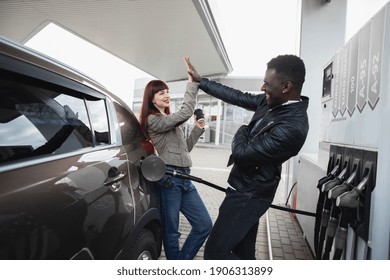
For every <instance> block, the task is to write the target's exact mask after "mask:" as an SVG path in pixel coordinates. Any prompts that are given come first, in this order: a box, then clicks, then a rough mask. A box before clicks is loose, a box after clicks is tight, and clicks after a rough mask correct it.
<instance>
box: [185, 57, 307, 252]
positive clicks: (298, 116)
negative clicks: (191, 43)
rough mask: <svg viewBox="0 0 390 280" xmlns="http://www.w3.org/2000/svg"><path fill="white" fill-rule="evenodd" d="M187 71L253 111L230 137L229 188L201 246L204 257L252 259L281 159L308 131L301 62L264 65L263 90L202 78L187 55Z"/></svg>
mask: <svg viewBox="0 0 390 280" xmlns="http://www.w3.org/2000/svg"><path fill="white" fill-rule="evenodd" d="M185 59H186V62H187V66H188V69H189V71H188V73H189V74H190V75H191V76H192V78H193V80H194V81H195V82H199V83H200V86H199V88H200V89H202V90H203V91H204V92H206V93H208V94H209V95H211V96H214V97H216V98H218V99H221V100H223V101H225V102H227V103H230V104H233V105H237V106H240V107H243V108H245V109H247V110H251V111H254V115H253V117H252V120H251V121H250V123H249V124H248V125H243V126H241V127H240V128H239V129H238V130H237V132H236V134H235V136H234V138H233V141H232V155H231V156H230V159H229V163H228V165H230V164H234V165H233V167H232V170H231V172H230V175H229V178H228V183H229V185H230V186H231V187H229V189H228V191H227V194H226V197H225V199H224V201H223V202H222V205H221V207H220V209H219V215H218V218H217V220H216V222H215V224H214V227H213V229H212V232H211V234H210V236H209V238H208V241H207V243H206V247H205V254H204V258H205V259H255V248H256V247H255V244H256V236H257V230H258V225H259V219H260V217H261V216H262V215H263V214H264V213H265V212H266V211H267V210H268V208H269V206H270V205H271V202H272V200H273V198H274V196H275V192H276V189H277V187H278V184H279V181H280V176H281V169H282V164H283V162H285V161H287V160H288V159H289V158H291V157H293V156H295V155H297V154H298V152H299V151H300V149H301V148H302V146H303V144H304V142H305V140H306V136H307V133H308V130H309V124H308V117H307V113H306V110H307V107H308V103H309V99H308V98H307V97H305V96H301V90H302V85H303V83H304V81H305V73H306V70H305V65H304V63H303V61H302V60H301V59H300V58H299V57H297V56H295V55H280V56H277V57H275V58H273V59H271V60H270V61H269V62H268V64H267V70H266V72H265V77H264V83H263V85H262V87H261V90H262V91H263V92H264V94H257V95H255V94H250V93H244V92H242V91H239V90H236V89H233V88H230V87H227V86H224V85H222V84H219V83H217V82H214V81H210V80H208V79H206V78H203V77H202V76H200V75H199V74H198V72H197V71H196V69H195V68H194V66H193V65H192V64H191V63H190V61H189V58H185Z"/></svg>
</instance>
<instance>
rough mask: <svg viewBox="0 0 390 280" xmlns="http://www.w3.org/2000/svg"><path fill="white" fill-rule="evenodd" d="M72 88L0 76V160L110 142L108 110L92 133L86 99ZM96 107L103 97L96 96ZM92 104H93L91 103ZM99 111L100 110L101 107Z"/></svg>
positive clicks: (68, 150) (53, 153)
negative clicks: (71, 89)
mask: <svg viewBox="0 0 390 280" xmlns="http://www.w3.org/2000/svg"><path fill="white" fill-rule="evenodd" d="M76 96H78V95H76V94H74V92H72V93H71V92H69V93H67V92H64V90H62V89H59V88H56V89H53V88H47V87H45V88H43V87H41V86H38V85H37V84H36V83H23V82H22V81H20V80H6V79H3V78H0V98H1V100H2V102H1V103H0V135H1V138H0V163H3V162H6V161H7V162H8V161H13V160H18V159H25V158H32V157H37V156H49V155H55V154H63V153H67V152H72V151H76V150H78V149H82V148H86V147H92V146H94V145H96V144H97V142H98V141H97V139H96V136H97V135H98V134H99V137H100V138H99V142H98V143H99V144H100V143H109V137H108V134H109V131H108V124H107V114H101V115H103V116H105V117H104V118H103V122H104V121H105V122H106V124H105V125H100V126H99V129H102V131H101V134H102V136H101V135H100V132H99V133H98V132H96V133H94V130H93V128H92V127H91V124H90V121H89V119H90V118H89V114H88V110H87V107H86V103H87V102H89V101H86V100H85V99H84V97H83V96H82V94H81V93H80V97H76ZM93 102H97V103H98V104H100V105H98V106H100V107H99V108H100V109H102V107H104V111H106V110H105V106H104V104H105V103H104V102H105V101H104V100H101V99H97V100H95V101H93ZM91 105H92V104H91ZM100 112H102V111H100Z"/></svg>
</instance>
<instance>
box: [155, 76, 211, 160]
mask: <svg viewBox="0 0 390 280" xmlns="http://www.w3.org/2000/svg"><path fill="white" fill-rule="evenodd" d="M198 88H199V83H188V84H187V88H186V92H185V94H184V100H183V103H182V105H181V107H180V109H179V110H178V111H176V112H175V113H172V114H169V115H165V114H153V115H149V116H148V132H149V136H150V138H151V140H152V143H153V145H154V146H155V148H156V150H157V153H158V155H159V157H161V158H162V159H163V160H164V162H165V164H168V165H174V166H178V167H191V166H192V161H191V157H190V151H191V150H192V148H193V147H194V146H195V144H196V142H197V141H198V139H199V137H200V136H201V135H202V134H203V132H204V129H201V128H198V127H196V126H194V128H193V129H192V131H191V133H190V135H189V136H188V138H184V132H183V129H182V127H181V125H182V124H183V123H184V122H186V121H187V120H188V119H189V118H191V117H192V116H193V114H194V110H195V104H196V96H197V93H198Z"/></svg>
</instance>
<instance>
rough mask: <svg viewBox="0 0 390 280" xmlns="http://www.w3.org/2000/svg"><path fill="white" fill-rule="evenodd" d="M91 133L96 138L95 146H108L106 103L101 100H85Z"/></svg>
mask: <svg viewBox="0 0 390 280" xmlns="http://www.w3.org/2000/svg"><path fill="white" fill-rule="evenodd" d="M86 102H87V106H88V110H89V114H90V118H91V123H92V127H93V131H94V134H95V138H96V145H104V144H109V143H110V139H109V128H108V117H107V109H106V103H105V101H104V100H103V99H97V100H86Z"/></svg>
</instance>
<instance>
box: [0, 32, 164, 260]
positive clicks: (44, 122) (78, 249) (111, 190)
mask: <svg viewBox="0 0 390 280" xmlns="http://www.w3.org/2000/svg"><path fill="white" fill-rule="evenodd" d="M151 153H153V148H152V147H151V146H150V144H149V143H148V142H147V141H145V137H144V135H143V134H142V131H141V129H140V126H139V123H138V121H137V119H136V117H135V116H134V114H133V113H132V111H131V110H130V108H129V107H128V106H127V105H126V104H125V103H124V102H123V101H121V100H120V99H119V98H118V97H116V96H114V95H112V94H110V93H109V92H108V91H107V90H106V89H104V88H103V87H102V86H101V85H99V84H98V83H96V82H94V81H93V80H91V79H90V78H88V77H86V76H84V75H82V74H80V73H78V72H77V71H75V70H74V69H71V68H70V67H67V66H65V65H63V64H61V63H60V62H58V61H55V60H53V59H50V58H48V57H46V56H44V55H42V54H39V53H38V52H35V51H33V50H31V49H28V48H26V47H24V46H21V45H19V44H16V43H13V42H11V41H9V40H7V39H5V38H1V37H0V259H158V257H159V255H160V252H161V223H160V215H159V201H158V199H157V195H156V190H155V186H154V185H153V184H152V183H150V182H148V181H146V180H145V178H144V177H143V176H142V174H141V172H140V170H141V169H140V164H141V162H142V160H143V159H144V158H146V157H147V156H148V155H150V154H151Z"/></svg>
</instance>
